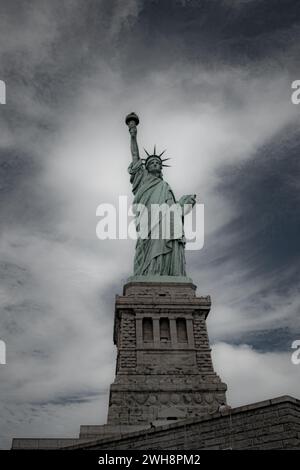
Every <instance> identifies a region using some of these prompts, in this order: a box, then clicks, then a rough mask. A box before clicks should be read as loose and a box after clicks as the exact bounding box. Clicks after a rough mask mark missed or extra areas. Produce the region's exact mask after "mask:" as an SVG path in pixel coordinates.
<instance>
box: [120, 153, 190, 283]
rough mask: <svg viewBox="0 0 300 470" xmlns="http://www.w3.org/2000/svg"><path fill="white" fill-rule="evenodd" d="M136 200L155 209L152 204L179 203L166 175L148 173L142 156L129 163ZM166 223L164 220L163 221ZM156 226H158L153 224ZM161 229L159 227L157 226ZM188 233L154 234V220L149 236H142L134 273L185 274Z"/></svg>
mask: <svg viewBox="0 0 300 470" xmlns="http://www.w3.org/2000/svg"><path fill="white" fill-rule="evenodd" d="M128 172H129V174H130V175H131V176H130V182H131V183H132V192H133V194H134V201H133V204H134V205H135V204H143V205H144V206H145V207H146V208H147V211H148V214H150V213H151V205H152V204H159V205H161V204H168V205H173V204H175V203H176V199H175V196H174V194H173V191H172V189H171V188H170V186H169V184H168V183H167V182H166V181H164V180H163V179H162V178H159V177H156V176H154V175H151V174H150V173H148V171H147V170H146V168H145V165H144V163H143V161H142V160H138V161H137V162H132V163H131V164H130V165H129V167H128ZM161 223H163V222H162V221H160V224H161ZM152 229H154V228H152ZM156 229H157V228H156ZM184 247H185V237H184V233H183V230H182V231H181V234H180V235H178V234H176V233H175V234H174V233H173V232H172V233H171V236H170V238H167V239H164V238H163V237H161V236H160V237H159V238H157V239H155V238H151V224H149V232H148V237H147V238H140V237H139V238H138V239H137V243H136V251H135V257H134V275H136V276H137V275H139V276H145V275H161V276H162V275H168V276H185V275H186V269H185V264H186V263H185V253H184Z"/></svg>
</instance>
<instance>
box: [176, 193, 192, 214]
mask: <svg viewBox="0 0 300 470" xmlns="http://www.w3.org/2000/svg"><path fill="white" fill-rule="evenodd" d="M178 202H179V204H180V205H181V207H184V205H186V206H188V205H190V207H186V208H185V209H186V210H185V211H184V214H188V213H189V212H190V211H191V210H192V208H193V207H194V205H195V204H196V194H186V195H185V196H182V197H181V198H180V199H179V201H178Z"/></svg>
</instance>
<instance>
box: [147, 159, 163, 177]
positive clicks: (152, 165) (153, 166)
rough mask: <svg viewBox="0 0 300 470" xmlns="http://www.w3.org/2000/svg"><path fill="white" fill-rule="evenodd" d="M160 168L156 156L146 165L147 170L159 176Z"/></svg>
mask: <svg viewBox="0 0 300 470" xmlns="http://www.w3.org/2000/svg"><path fill="white" fill-rule="evenodd" d="M161 169H162V164H161V161H160V159H158V158H152V159H151V160H150V161H149V163H148V165H147V170H148V172H149V173H151V174H152V175H154V176H159V175H160V174H161Z"/></svg>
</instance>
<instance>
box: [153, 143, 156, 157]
mask: <svg viewBox="0 0 300 470" xmlns="http://www.w3.org/2000/svg"><path fill="white" fill-rule="evenodd" d="M153 155H156V145H154V150H153Z"/></svg>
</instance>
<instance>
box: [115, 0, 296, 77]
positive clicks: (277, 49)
mask: <svg viewBox="0 0 300 470" xmlns="http://www.w3.org/2000/svg"><path fill="white" fill-rule="evenodd" d="M299 26H300V5H299V3H298V2H295V1H293V0H288V1H283V0H273V1H272V0H271V1H268V2H266V1H262V0H256V1H255V0H254V1H249V2H235V1H222V0H201V1H193V0H191V1H182V2H181V1H173V0H165V1H164V2H160V1H159V0H150V1H147V2H142V7H141V10H140V14H139V16H138V18H137V20H136V21H135V23H134V24H133V26H132V28H131V30H130V31H127V33H125V31H124V32H123V31H121V32H120V43H119V50H121V51H122V53H123V54H122V55H123V62H122V63H123V67H124V70H125V72H126V73H127V74H128V76H129V77H130V76H131V75H132V73H133V72H134V73H137V74H138V75H145V74H147V73H149V72H151V70H156V69H157V68H158V67H159V68H163V69H167V68H168V67H169V66H170V64H172V63H174V62H175V63H176V62H177V63H178V62H179V63H182V65H183V66H184V64H185V63H201V64H203V65H205V66H214V65H217V66H218V67H220V66H221V65H225V64H228V65H236V64H238V65H239V66H245V67H247V68H248V67H251V65H252V64H253V62H254V63H255V62H260V61H262V60H264V61H265V60H266V61H267V64H264V65H268V66H271V65H273V66H274V65H275V66H276V65H277V66H280V67H281V66H282V64H283V63H284V62H289V54H290V52H291V50H293V49H294V45H295V41H297V38H299V36H300V28H299ZM122 34H123V36H122ZM294 60H295V57H294V56H293V57H292V58H291V61H290V62H293V63H294ZM128 64H129V65H130V67H128ZM291 65H292V64H291Z"/></svg>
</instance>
